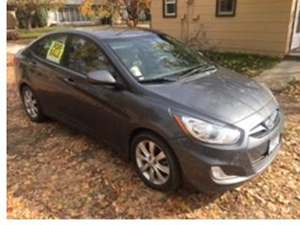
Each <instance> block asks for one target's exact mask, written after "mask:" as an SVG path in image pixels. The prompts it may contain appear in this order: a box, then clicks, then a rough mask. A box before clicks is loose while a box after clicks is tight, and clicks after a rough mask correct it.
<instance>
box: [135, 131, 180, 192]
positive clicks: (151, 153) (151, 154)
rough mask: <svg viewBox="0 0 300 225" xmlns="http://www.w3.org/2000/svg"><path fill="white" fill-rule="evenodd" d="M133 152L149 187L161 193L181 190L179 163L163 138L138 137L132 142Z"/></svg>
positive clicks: (141, 174) (144, 134) (146, 134)
mask: <svg viewBox="0 0 300 225" xmlns="http://www.w3.org/2000/svg"><path fill="white" fill-rule="evenodd" d="M132 151H133V156H134V163H135V167H136V170H137V172H138V174H139V176H140V178H141V179H142V180H143V181H144V183H145V184H146V185H147V186H149V187H151V188H153V189H156V190H160V191H175V190H177V189H178V188H179V186H180V169H179V166H178V162H177V160H176V157H175V156H174V154H173V152H172V150H171V149H170V148H169V147H168V145H166V144H165V142H164V141H163V140H162V139H161V138H159V137H157V136H156V135H154V134H152V133H143V134H140V135H137V136H136V137H135V138H134V139H133V142H132Z"/></svg>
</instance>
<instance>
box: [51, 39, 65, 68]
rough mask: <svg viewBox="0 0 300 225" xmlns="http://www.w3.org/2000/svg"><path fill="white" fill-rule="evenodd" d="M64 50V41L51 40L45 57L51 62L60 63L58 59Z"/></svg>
mask: <svg viewBox="0 0 300 225" xmlns="http://www.w3.org/2000/svg"><path fill="white" fill-rule="evenodd" d="M64 51H65V44H64V43H62V42H59V41H53V42H52V43H51V46H50V48H49V50H48V53H47V59H48V60H50V61H52V62H56V63H60V60H61V58H62V56H63V54H64Z"/></svg>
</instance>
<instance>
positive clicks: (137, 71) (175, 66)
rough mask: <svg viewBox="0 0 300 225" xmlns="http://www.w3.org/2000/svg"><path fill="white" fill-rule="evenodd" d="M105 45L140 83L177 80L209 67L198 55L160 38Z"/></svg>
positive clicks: (179, 44) (178, 43)
mask: <svg viewBox="0 0 300 225" xmlns="http://www.w3.org/2000/svg"><path fill="white" fill-rule="evenodd" d="M108 44H109V46H110V47H111V48H112V49H113V51H114V52H115V54H116V55H117V56H118V57H119V58H120V60H121V61H122V62H123V63H124V64H125V66H126V67H127V69H128V70H129V71H130V72H131V74H132V75H133V76H134V77H135V78H136V79H137V80H138V81H140V82H146V81H154V80H163V79H167V78H168V79H170V78H171V77H176V78H178V77H180V76H185V75H186V74H187V73H191V72H193V71H194V70H195V69H197V68H207V67H208V66H210V65H209V64H208V62H207V61H206V60H205V58H204V57H203V56H201V55H200V54H199V53H198V52H196V51H194V50H192V49H190V48H187V47H186V46H184V44H183V43H181V42H179V41H176V40H174V39H173V38H170V37H168V36H164V35H149V36H140V37H135V38H120V39H112V40H109V41H108Z"/></svg>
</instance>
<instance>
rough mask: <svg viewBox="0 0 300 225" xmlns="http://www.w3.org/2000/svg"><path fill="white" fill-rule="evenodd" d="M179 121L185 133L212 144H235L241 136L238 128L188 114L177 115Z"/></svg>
mask: <svg viewBox="0 0 300 225" xmlns="http://www.w3.org/2000/svg"><path fill="white" fill-rule="evenodd" d="M175 118H176V121H177V123H178V124H179V126H180V127H181V128H182V129H183V130H184V132H185V133H187V134H189V135H191V136H192V137H194V138H196V139H197V140H199V141H202V142H206V143H211V144H227V145H228V144H235V143H236V142H237V141H238V140H239V139H240V136H241V133H240V131H239V130H237V129H233V128H229V127H225V126H218V125H215V124H212V123H208V122H205V121H203V120H199V119H195V118H192V117H188V116H182V117H179V116H175Z"/></svg>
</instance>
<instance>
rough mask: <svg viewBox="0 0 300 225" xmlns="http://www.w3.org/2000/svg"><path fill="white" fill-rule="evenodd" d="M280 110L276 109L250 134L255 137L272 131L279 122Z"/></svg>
mask: <svg viewBox="0 0 300 225" xmlns="http://www.w3.org/2000/svg"><path fill="white" fill-rule="evenodd" d="M279 120H280V117H279V111H278V110H276V111H274V112H273V113H272V114H271V115H270V116H268V118H267V119H265V120H264V121H263V122H261V123H260V124H258V125H256V126H255V127H254V128H252V129H251V131H250V136H251V137H255V138H261V137H263V136H265V135H267V134H268V133H269V132H271V131H272V130H273V129H274V127H276V126H277V125H278V123H279Z"/></svg>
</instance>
